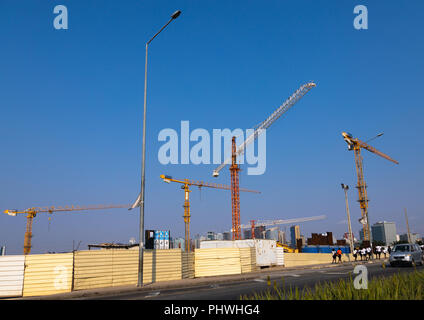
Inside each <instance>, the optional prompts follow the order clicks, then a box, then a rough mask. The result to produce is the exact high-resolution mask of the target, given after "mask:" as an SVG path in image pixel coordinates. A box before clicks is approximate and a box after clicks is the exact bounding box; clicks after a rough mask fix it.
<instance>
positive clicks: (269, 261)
mask: <svg viewBox="0 0 424 320" xmlns="http://www.w3.org/2000/svg"><path fill="white" fill-rule="evenodd" d="M248 247H254V248H255V249H256V265H257V266H261V267H266V266H272V265H277V255H276V252H275V249H276V248H277V243H276V241H275V240H267V239H246V240H234V241H231V240H210V241H201V242H200V249H207V248H248Z"/></svg>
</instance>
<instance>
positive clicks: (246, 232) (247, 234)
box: [243, 228, 252, 239]
mask: <svg viewBox="0 0 424 320" xmlns="http://www.w3.org/2000/svg"><path fill="white" fill-rule="evenodd" d="M243 239H252V231H251V230H250V228H248V229H244V230H243Z"/></svg>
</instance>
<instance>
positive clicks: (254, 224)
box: [240, 215, 327, 239]
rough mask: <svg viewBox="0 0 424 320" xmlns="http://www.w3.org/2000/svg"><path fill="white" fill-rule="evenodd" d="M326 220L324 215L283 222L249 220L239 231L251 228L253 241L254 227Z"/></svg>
mask: <svg viewBox="0 0 424 320" xmlns="http://www.w3.org/2000/svg"><path fill="white" fill-rule="evenodd" d="M325 218H327V216H326V215H321V216H312V217H304V218H293V219H285V220H282V219H280V220H250V224H243V225H241V226H240V229H247V228H251V231H252V239H255V227H262V226H263V227H268V226H277V225H281V224H292V223H300V222H307V221H316V220H323V219H325Z"/></svg>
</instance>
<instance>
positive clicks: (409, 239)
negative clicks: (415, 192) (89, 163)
mask: <svg viewBox="0 0 424 320" xmlns="http://www.w3.org/2000/svg"><path fill="white" fill-rule="evenodd" d="M405 219H406V228H407V229H408V243H412V241H411V231H410V230H409V223H408V215H407V213H406V208H405Z"/></svg>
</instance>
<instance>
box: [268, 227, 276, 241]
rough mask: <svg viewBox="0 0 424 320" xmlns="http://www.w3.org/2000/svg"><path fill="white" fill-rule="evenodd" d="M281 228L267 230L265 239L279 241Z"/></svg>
mask: <svg viewBox="0 0 424 320" xmlns="http://www.w3.org/2000/svg"><path fill="white" fill-rule="evenodd" d="M279 235H280V230H278V228H271V229H268V230H266V232H265V239H268V240H275V241H279Z"/></svg>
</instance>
